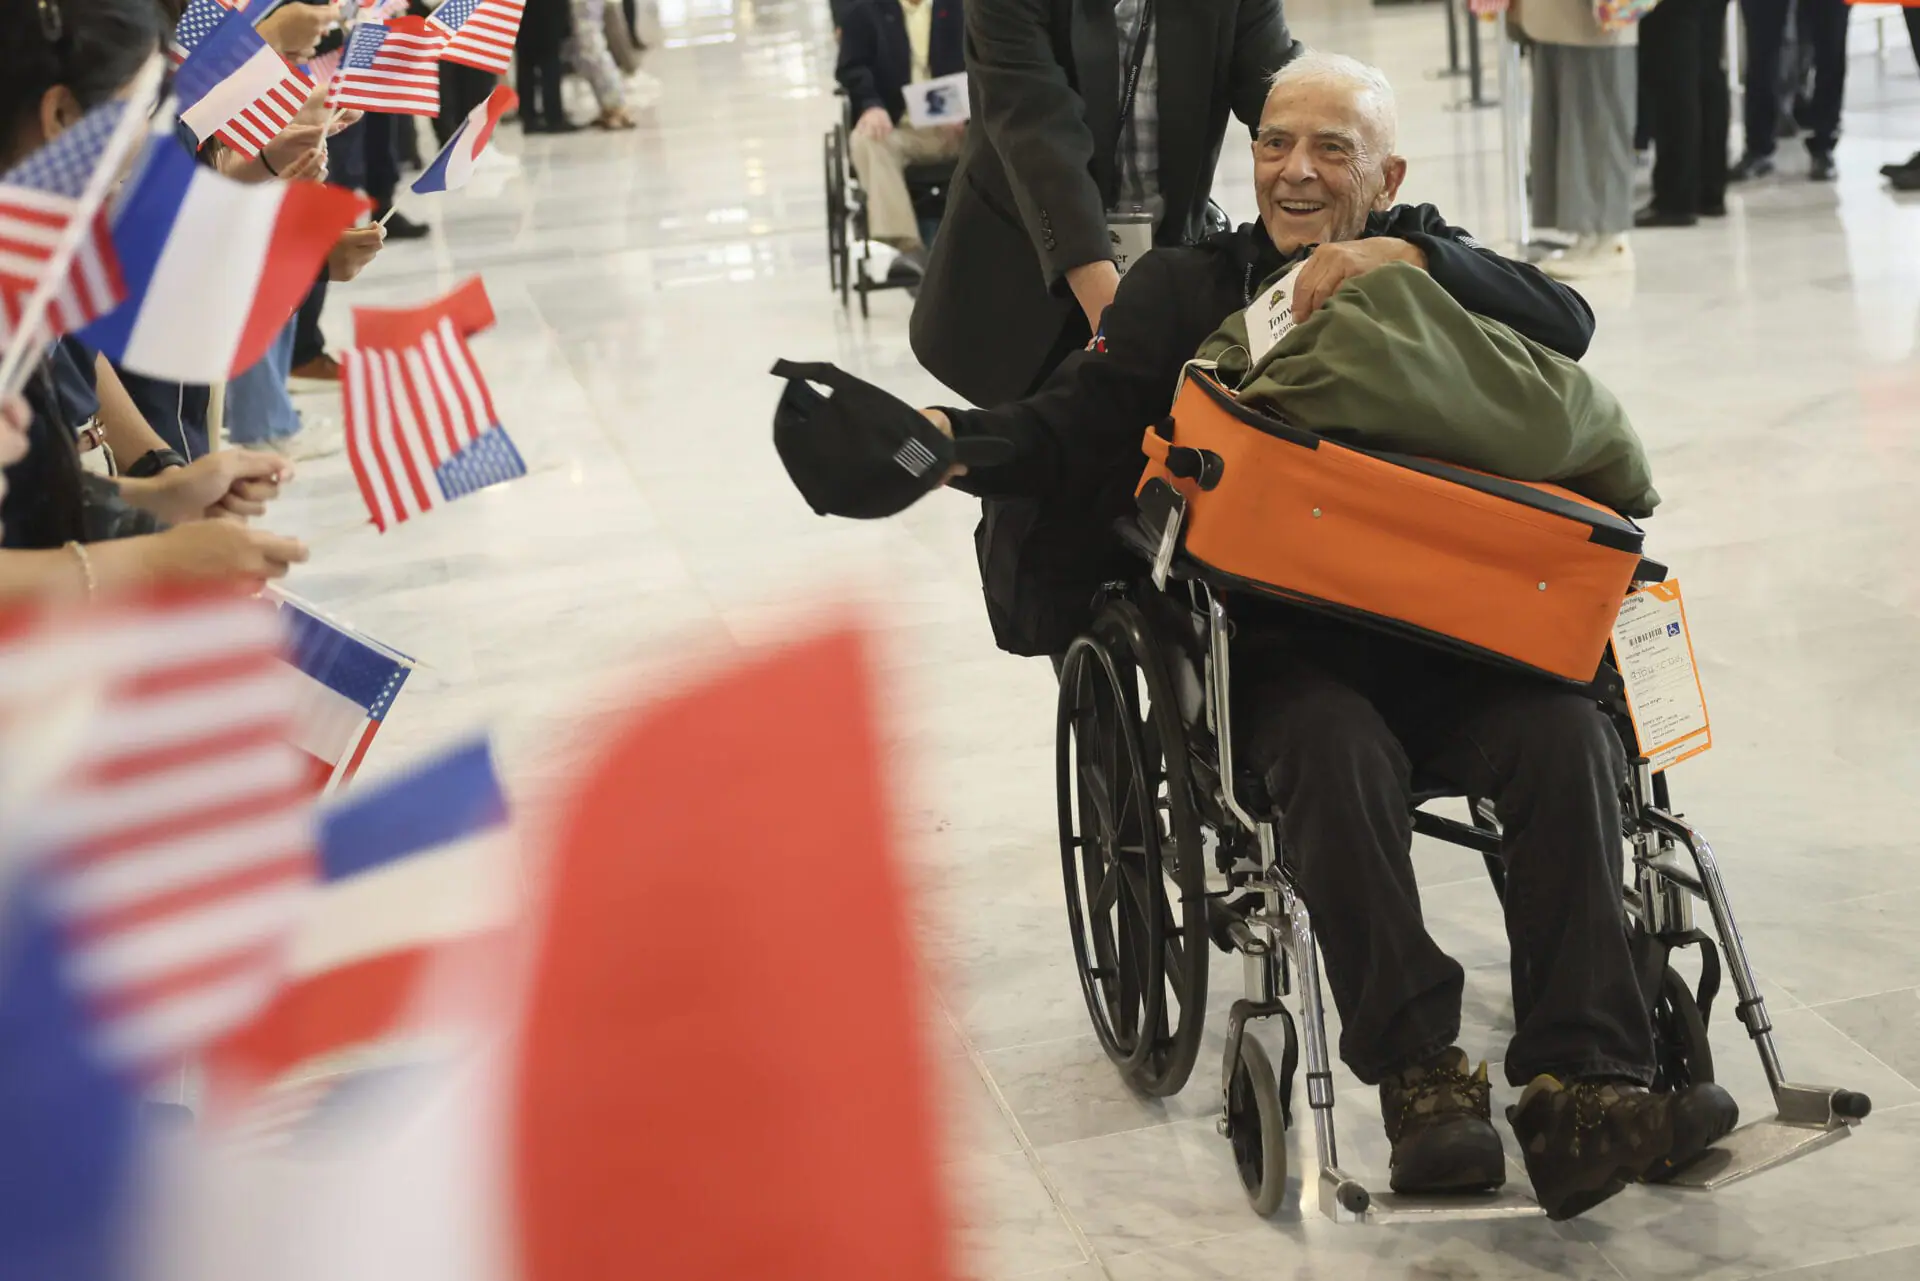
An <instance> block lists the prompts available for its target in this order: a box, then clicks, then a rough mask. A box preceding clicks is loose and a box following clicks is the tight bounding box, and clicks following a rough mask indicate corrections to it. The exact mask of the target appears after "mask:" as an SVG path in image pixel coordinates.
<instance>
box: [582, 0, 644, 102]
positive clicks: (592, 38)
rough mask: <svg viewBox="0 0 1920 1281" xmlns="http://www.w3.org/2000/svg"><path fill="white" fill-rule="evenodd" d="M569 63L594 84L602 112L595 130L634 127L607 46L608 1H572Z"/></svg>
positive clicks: (596, 97)
mask: <svg viewBox="0 0 1920 1281" xmlns="http://www.w3.org/2000/svg"><path fill="white" fill-rule="evenodd" d="M566 54H567V62H568V63H569V64H570V65H571V66H572V67H573V69H574V70H575V71H577V72H579V73H580V74H581V75H583V76H585V77H586V78H587V83H588V84H590V85H592V86H593V97H594V101H596V102H598V103H599V104H600V114H599V115H598V116H596V117H595V118H594V121H593V127H594V128H595V129H631V128H633V127H634V125H635V123H636V121H635V120H634V118H633V116H632V114H631V113H629V112H628V111H627V93H626V89H625V88H624V87H623V86H622V84H621V81H620V68H619V67H618V66H617V65H615V63H614V61H613V54H612V53H611V52H610V51H609V50H608V48H607V0H573V34H572V35H571V36H569V37H568V38H567V44H566Z"/></svg>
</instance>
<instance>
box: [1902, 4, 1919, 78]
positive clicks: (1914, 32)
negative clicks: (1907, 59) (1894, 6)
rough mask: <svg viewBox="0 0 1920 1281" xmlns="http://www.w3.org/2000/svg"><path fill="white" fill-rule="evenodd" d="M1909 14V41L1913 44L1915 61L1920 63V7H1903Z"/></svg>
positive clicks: (1905, 12)
mask: <svg viewBox="0 0 1920 1281" xmlns="http://www.w3.org/2000/svg"><path fill="white" fill-rule="evenodd" d="M1900 12H1902V13H1904V14H1906V15H1907V42H1908V43H1909V44H1911V45H1912V46H1913V61H1914V63H1915V64H1916V65H1920V8H1907V9H1902V10H1901V11H1900Z"/></svg>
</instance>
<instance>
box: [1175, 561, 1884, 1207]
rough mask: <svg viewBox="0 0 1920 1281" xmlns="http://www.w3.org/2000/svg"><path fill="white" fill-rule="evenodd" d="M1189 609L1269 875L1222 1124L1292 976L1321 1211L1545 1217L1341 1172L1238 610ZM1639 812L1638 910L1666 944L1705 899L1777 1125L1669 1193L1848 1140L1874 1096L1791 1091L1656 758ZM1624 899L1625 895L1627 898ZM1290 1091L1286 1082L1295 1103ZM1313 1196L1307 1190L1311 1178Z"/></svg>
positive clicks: (1223, 757) (1248, 820)
mask: <svg viewBox="0 0 1920 1281" xmlns="http://www.w3.org/2000/svg"><path fill="white" fill-rule="evenodd" d="M1186 582H1187V584H1188V586H1189V589H1190V591H1191V593H1192V598H1191V601H1190V607H1191V608H1193V609H1194V610H1195V611H1196V612H1199V613H1203V614H1204V615H1205V623H1206V631H1207V671H1206V676H1205V680H1204V681H1203V687H1204V690H1205V694H1206V704H1207V706H1206V720H1207V724H1208V726H1209V727H1210V728H1211V729H1212V731H1213V734H1214V748H1215V752H1216V754H1217V761H1218V766H1219V769H1218V771H1217V776H1218V779H1219V786H1220V795H1219V797H1218V800H1219V802H1220V805H1221V807H1222V809H1223V810H1224V811H1225V812H1226V813H1227V814H1228V815H1229V816H1230V817H1231V818H1232V819H1233V820H1234V821H1235V822H1237V823H1239V824H1240V825H1241V826H1242V827H1244V828H1245V830H1246V831H1247V832H1248V833H1251V834H1252V835H1253V836H1254V837H1255V839H1256V842H1257V845H1258V850H1259V867H1258V869H1257V871H1256V873H1255V881H1254V884H1255V885H1256V886H1257V888H1258V889H1259V891H1260V892H1261V894H1262V897H1263V899H1264V904H1263V906H1262V907H1260V908H1259V909H1258V910H1256V911H1253V912H1249V913H1248V914H1247V917H1246V921H1245V928H1244V929H1235V930H1233V931H1231V936H1232V939H1233V942H1234V944H1235V946H1236V947H1237V948H1238V949H1239V950H1240V952H1241V954H1242V956H1243V958H1244V962H1245V971H1246V998H1247V1002H1248V1003H1250V1005H1251V1007H1252V1008H1251V1010H1250V1011H1249V1013H1248V1014H1247V1015H1246V1017H1245V1018H1244V1019H1242V1018H1238V1017H1236V1018H1235V1019H1234V1020H1233V1022H1232V1023H1231V1025H1230V1028H1229V1032H1228V1038H1227V1051H1226V1058H1225V1062H1224V1063H1223V1066H1222V1071H1221V1082H1222V1086H1221V1121H1220V1125H1221V1128H1222V1132H1223V1133H1224V1132H1225V1130H1226V1126H1227V1120H1226V1118H1227V1094H1228V1090H1229V1089H1230V1086H1231V1082H1232V1079H1233V1074H1234V1069H1235V1066H1236V1063H1237V1060H1238V1057H1239V1052H1240V1045H1241V1042H1242V1037H1243V1036H1244V1034H1245V1026H1244V1024H1245V1022H1247V1021H1251V1020H1252V1019H1256V1018H1262V1017H1267V1016H1268V1015H1269V1014H1270V1013H1271V1012H1273V1010H1274V1009H1275V1006H1276V1004H1277V1002H1278V1000H1279V998H1280V997H1281V996H1283V995H1287V994H1289V992H1288V989H1289V987H1290V984H1289V982H1288V976H1289V971H1288V967H1287V962H1288V961H1291V963H1292V972H1293V973H1297V974H1298V975H1299V976H1300V984H1299V986H1300V991H1299V1003H1300V1015H1301V1017H1300V1024H1301V1027H1300V1038H1301V1041H1302V1042H1303V1047H1302V1051H1303V1052H1302V1056H1301V1057H1302V1061H1303V1062H1304V1063H1305V1065H1306V1077H1307V1101H1308V1104H1309V1106H1310V1108H1311V1109H1312V1112H1313V1123H1314V1146H1315V1150H1316V1153H1317V1156H1318V1159H1319V1166H1320V1168H1319V1172H1318V1178H1317V1181H1316V1187H1317V1197H1318V1203H1319V1208H1320V1211H1321V1213H1323V1214H1324V1215H1326V1216H1327V1217H1328V1218H1331V1219H1333V1220H1335V1221H1336V1222H1370V1223H1381V1222H1388V1221H1426V1222H1432V1221H1437V1220H1447V1221H1460V1220H1469V1219H1488V1218H1511V1217H1521V1216H1530V1215H1537V1214H1539V1213H1541V1211H1540V1208H1539V1206H1538V1204H1537V1203H1536V1202H1535V1201H1534V1200H1533V1198H1532V1197H1531V1196H1529V1195H1527V1194H1526V1193H1524V1192H1520V1191H1518V1190H1503V1191H1500V1192H1494V1193H1487V1194H1482V1195H1476V1196H1449V1197H1444V1198H1443V1197H1424V1198H1423V1197H1407V1196H1400V1195H1398V1194H1395V1193H1391V1192H1384V1193H1374V1192H1372V1191H1370V1190H1369V1189H1368V1188H1367V1187H1366V1186H1365V1184H1363V1183H1362V1182H1361V1181H1360V1180H1358V1179H1356V1178H1355V1177H1353V1175H1351V1174H1350V1173H1348V1172H1347V1171H1346V1170H1344V1169H1342V1168H1341V1165H1340V1152H1339V1145H1338V1139H1337V1136H1336V1134H1335V1130H1334V1121H1333V1105H1334V1090H1333V1073H1332V1062H1331V1055H1330V1052H1329V1051H1330V1047H1329V1044H1328V1040H1327V1029H1326V1015H1325V1008H1324V1005H1323V1003H1322V996H1321V985H1320V965H1319V948H1318V946H1317V944H1316V943H1315V939H1314V931H1313V923H1312V920H1311V918H1310V916H1309V914H1308V912H1307V907H1306V903H1305V902H1304V901H1303V899H1302V898H1301V896H1300V893H1299V891H1298V888H1297V887H1296V886H1295V885H1294V883H1293V879H1292V876H1291V875H1290V874H1289V873H1288V872H1287V870H1286V867H1285V863H1284V860H1283V859H1282V857H1281V852H1280V844H1279V840H1278V838H1277V835H1276V832H1275V827H1274V822H1273V820H1272V819H1271V818H1259V817H1256V816H1255V815H1254V814H1252V813H1251V812H1249V811H1248V809H1247V808H1246V806H1245V804H1244V803H1243V802H1242V800H1241V798H1240V796H1239V795H1238V792H1237V789H1236V786H1235V778H1236V770H1235V760H1234V747H1233V743H1234V737H1233V723H1232V722H1233V716H1232V706H1233V700H1232V692H1233V683H1232V659H1231V640H1232V630H1233V628H1232V620H1231V619H1230V617H1229V616H1228V613H1227V607H1226V604H1225V602H1224V601H1222V600H1221V599H1220V597H1219V596H1218V594H1217V593H1215V592H1214V590H1213V589H1212V588H1211V587H1210V586H1209V585H1208V584H1206V583H1205V582H1202V581H1199V580H1195V579H1187V580H1186ZM1629 788H1630V791H1631V796H1632V804H1633V808H1634V811H1635V813H1636V815H1637V819H1638V821H1637V822H1636V823H1635V824H1634V825H1633V826H1634V830H1633V832H1632V837H1631V842H1632V847H1633V863H1634V876H1633V887H1632V888H1631V889H1630V890H1625V900H1626V904H1627V907H1628V911H1629V912H1630V913H1631V914H1632V915H1633V916H1634V917H1635V919H1637V920H1638V921H1639V922H1640V924H1641V925H1642V926H1643V927H1644V928H1645V929H1646V930H1647V931H1649V932H1650V933H1654V934H1657V935H1667V934H1669V933H1674V932H1685V931H1687V930H1690V929H1692V928H1693V900H1694V899H1696V898H1697V899H1700V900H1702V901H1704V902H1705V903H1706V904H1707V909H1708V913H1709V915H1710V916H1711V918H1712V921H1713V927H1714V933H1715V934H1716V935H1717V936H1718V939H1719V943H1720V946H1721V949H1722V951H1723V952H1724V953H1725V956H1726V961H1727V966H1728V968H1729V970H1730V971H1731V973H1732V977H1733V985H1734V989H1735V991H1736V993H1737V994H1738V997H1739V1004H1738V1005H1737V1006H1736V1008H1735V1014H1736V1017H1737V1018H1738V1019H1739V1020H1740V1022H1741V1023H1742V1024H1743V1025H1745V1026H1746V1028H1747V1031H1748V1035H1749V1036H1750V1037H1751V1039H1752V1040H1753V1043H1754V1047H1755V1049H1756V1050H1757V1051H1758V1053H1759V1055H1760V1062H1761V1066H1762V1068H1763V1069H1764V1070H1765V1072H1766V1076H1767V1084H1768V1086H1769V1087H1770V1088H1771V1090H1772V1092H1773V1097H1774V1104H1775V1107H1776V1109H1777V1115H1776V1116H1774V1117H1773V1118H1771V1119H1769V1120H1763V1121H1756V1122H1751V1123H1749V1124H1747V1125H1744V1126H1742V1127H1740V1128H1739V1129H1737V1130H1735V1131H1734V1132H1733V1133H1732V1134H1730V1135H1728V1136H1727V1137H1726V1138H1724V1139H1722V1140H1721V1141H1720V1142H1719V1143H1718V1144H1716V1145H1715V1146H1714V1147H1713V1148H1712V1149H1710V1150H1709V1151H1708V1152H1707V1153H1706V1155H1704V1156H1703V1157H1701V1158H1700V1159H1699V1160H1698V1161H1697V1162H1695V1163H1693V1164H1692V1165H1690V1166H1689V1167H1688V1168H1687V1169H1686V1170H1684V1171H1682V1172H1681V1174H1680V1175H1679V1176H1678V1177H1677V1178H1675V1179H1673V1180H1672V1181H1671V1184H1670V1186H1675V1187H1695V1188H1705V1189H1712V1188H1716V1187H1720V1186H1724V1185H1725V1184H1728V1183H1732V1182H1734V1181H1736V1180H1738V1179H1742V1178H1745V1177H1747V1176H1749V1175H1752V1174H1756V1173H1758V1172H1760V1171H1761V1170H1764V1169H1767V1168H1769V1167H1771V1166H1774V1165H1778V1164H1780V1163H1781V1162H1784V1161H1787V1160H1790V1159H1792V1158H1794V1157H1797V1156H1801V1155H1804V1154H1805V1153H1806V1152H1809V1151H1812V1150H1813V1149H1814V1148H1817V1147H1821V1146H1824V1145H1826V1144H1828V1143H1831V1142H1833V1141H1835V1140H1838V1139H1840V1138H1843V1137H1845V1136H1846V1134H1847V1133H1848V1132H1849V1131H1850V1129H1851V1127H1852V1126H1853V1125H1854V1124H1856V1123H1858V1122H1859V1121H1860V1120H1861V1119H1863V1118H1864V1117H1865V1116H1866V1115H1867V1112H1868V1110H1869V1109H1870V1107H1871V1104H1870V1102H1869V1101H1868V1100H1867V1098H1866V1096H1864V1095H1861V1094H1856V1093H1854V1092H1852V1091H1848V1090H1843V1089H1837V1088H1833V1087H1827V1086H1810V1085H1797V1084H1794V1083H1791V1082H1789V1081H1788V1080H1787V1079H1786V1075H1785V1072H1784V1071H1783V1069H1782V1067H1781V1064H1780V1055H1779V1050H1778V1048H1777V1047H1776V1046H1775V1044H1774V1040H1773V1029H1772V1024H1771V1023H1770V1022H1769V1021H1768V1018H1767V1012H1766V1003H1765V1000H1764V999H1763V998H1762V996H1761V994H1760V989H1759V984H1758V982H1757V981H1756V980H1755V978H1754V974H1753V969H1752V966H1751V964H1750V963H1749V961H1748V959H1747V953H1746V946H1745V944H1744V942H1743V941H1742V939H1741V937H1740V931H1739V928H1738V926H1737V925H1736V924H1735V922H1734V919H1733V912H1732V909H1731V907H1730V906H1729V905H1728V899H1727V892H1726V887H1725V885H1724V883H1723V882H1722V881H1721V879H1720V872H1719V865H1718V863H1717V862H1716V860H1715V858H1714V855H1713V850H1712V848H1711V846H1709V845H1708V844H1707V842H1706V840H1705V839H1704V838H1703V837H1701V836H1700V834H1699V833H1698V832H1696V831H1694V830H1693V829H1692V828H1691V827H1689V826H1688V825H1687V824H1686V823H1684V822H1682V821H1681V820H1680V819H1679V818H1678V817H1676V816H1675V815H1673V814H1670V813H1668V812H1666V811H1665V810H1664V809H1661V808H1658V807H1657V806H1656V805H1655V804H1654V798H1655V787H1654V773H1653V770H1652V768H1651V766H1650V765H1649V764H1648V762H1647V761H1646V760H1645V759H1644V758H1641V759H1638V760H1636V761H1635V762H1634V763H1633V766H1632V770H1631V773H1630V776H1629ZM1676 847H1678V848H1681V849H1684V850H1686V852H1687V854H1688V855H1689V856H1690V861H1691V863H1692V867H1691V869H1689V868H1688V867H1686V866H1685V865H1683V864H1682V863H1681V862H1680V861H1679V859H1678V857H1677V855H1676V852H1675V851H1676ZM1623 889H1624V887H1623ZM1288 1088H1289V1086H1288V1085H1287V1084H1285V1083H1283V1084H1282V1090H1283V1093H1284V1092H1285V1091H1286V1090H1287V1089H1288ZM1303 1193H1304V1179H1303Z"/></svg>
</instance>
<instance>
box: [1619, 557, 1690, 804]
mask: <svg viewBox="0 0 1920 1281" xmlns="http://www.w3.org/2000/svg"><path fill="white" fill-rule="evenodd" d="M1613 661H1614V662H1615V663H1616V664H1618V666H1619V668H1620V676H1621V679H1622V680H1623V681H1624V682H1625V683H1626V687H1627V711H1628V712H1629V713H1630V714H1631V715H1632V717H1633V732H1634V735H1635V736H1636V737H1637V738H1638V739H1639V740H1640V753H1641V755H1643V756H1645V757H1646V758H1647V760H1648V762H1649V763H1650V764H1651V765H1652V766H1653V768H1654V770H1655V772H1656V773H1657V772H1658V771H1660V770H1663V769H1666V768H1667V767H1668V766H1669V765H1674V764H1677V763H1679V762H1680V761H1684V760H1686V759H1687V758H1688V757H1689V756H1698V755H1699V754H1700V753H1701V752H1704V751H1706V750H1707V749H1708V748H1709V747H1711V746H1713V731H1712V729H1711V728H1710V727H1709V726H1708V724H1707V699H1706V695H1705V694H1704V693H1703V692H1702V691H1701V689H1700V668H1699V665H1698V664H1696V663H1695V662H1694V658H1693V637H1692V636H1691V635H1690V634H1689V633H1688V631H1687V611H1686V606H1685V605H1684V604H1682V603H1681V600H1680V584H1679V583H1678V582H1676V581H1674V580H1671V579H1669V580H1668V581H1667V582H1664V583H1655V584H1654V585H1652V586H1651V587H1646V588H1642V589H1641V590H1640V591H1637V592H1630V593H1628V595H1627V598H1626V600H1624V601H1622V602H1621V604H1620V613H1619V614H1618V615H1617V616H1616V617H1615V618H1614V623H1613Z"/></svg>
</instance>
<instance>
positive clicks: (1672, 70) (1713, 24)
mask: <svg viewBox="0 0 1920 1281" xmlns="http://www.w3.org/2000/svg"><path fill="white" fill-rule="evenodd" d="M1640 56H1641V62H1640V67H1641V71H1642V73H1643V74H1644V75H1645V76H1646V80H1647V86H1648V89H1649V90H1650V92H1651V97H1652V102H1651V103H1650V104H1649V105H1650V106H1651V107H1652V110H1653V202H1652V203H1651V204H1650V205H1648V206H1647V207H1646V208H1645V209H1642V210H1641V211H1640V212H1639V213H1637V214H1635V215H1634V218H1633V221H1634V225H1635V226H1639V227H1691V226H1693V224H1694V223H1696V222H1698V221H1699V220H1700V218H1701V216H1702V215H1705V216H1706V217H1709V218H1718V217H1722V216H1723V215H1725V213H1726V212H1727V130H1728V126H1729V123H1730V121H1729V116H1730V113H1731V111H1732V106H1731V104H1730V103H1729V101H1728V93H1727V0H1661V3H1660V5H1659V6H1658V7H1657V8H1655V9H1654V11H1653V12H1652V13H1649V14H1648V15H1647V16H1646V17H1644V18H1642V19H1641V20H1640ZM1758 83H1762V84H1771V83H1772V82H1771V81H1759V82H1758ZM1768 96H1771V95H1768Z"/></svg>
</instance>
